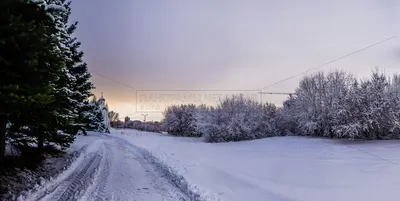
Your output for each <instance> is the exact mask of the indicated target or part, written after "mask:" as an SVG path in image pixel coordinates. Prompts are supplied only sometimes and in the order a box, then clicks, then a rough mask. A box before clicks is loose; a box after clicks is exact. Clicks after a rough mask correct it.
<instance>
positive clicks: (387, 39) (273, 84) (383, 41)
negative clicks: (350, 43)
mask: <svg viewBox="0 0 400 201" xmlns="http://www.w3.org/2000/svg"><path fill="white" fill-rule="evenodd" d="M396 37H397V36H392V37H389V38H386V39H385V40H381V41H379V42H377V43H374V44H371V45H368V46H366V47H363V48H361V49H359V50H356V51H354V52H351V53H348V54H346V55H344V56H341V57H339V58H336V59H334V60H331V61H328V62H325V63H323V64H321V65H318V66H317V67H314V68H310V69H308V70H306V71H303V72H301V73H298V74H296V75H293V76H290V77H287V78H285V79H282V80H280V81H277V82H274V83H272V84H270V85H268V86H265V87H264V88H262V89H261V90H264V89H266V88H269V87H272V86H275V85H277V84H280V83H282V82H285V81H287V80H290V79H293V78H295V77H297V76H300V75H303V74H306V73H308V72H310V71H313V70H315V69H318V68H321V67H324V66H326V65H328V64H331V63H334V62H336V61H339V60H341V59H344V58H346V57H349V56H352V55H354V54H357V53H360V52H362V51H364V50H367V49H369V48H372V47H374V46H377V45H380V44H382V43H385V42H387V41H389V40H392V39H394V38H396Z"/></svg>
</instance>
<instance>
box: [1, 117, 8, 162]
mask: <svg viewBox="0 0 400 201" xmlns="http://www.w3.org/2000/svg"><path fill="white" fill-rule="evenodd" d="M6 127H7V120H6V119H5V118H4V117H0V164H2V163H4V154H5V153H6Z"/></svg>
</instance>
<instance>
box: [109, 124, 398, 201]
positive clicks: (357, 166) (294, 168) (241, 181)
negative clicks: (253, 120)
mask: <svg viewBox="0 0 400 201" xmlns="http://www.w3.org/2000/svg"><path fill="white" fill-rule="evenodd" d="M113 134H114V136H117V137H118V138H121V139H124V140H126V141H128V142H129V143H131V144H133V145H134V146H136V147H140V148H139V151H140V152H142V154H144V156H145V158H146V160H147V161H152V163H153V164H154V165H156V167H158V169H159V170H160V171H161V172H163V174H164V175H166V176H168V177H170V180H171V181H172V182H173V183H175V184H176V185H179V186H180V188H181V189H182V190H183V191H184V192H187V193H188V194H189V195H190V194H191V198H192V199H195V200H226V201H238V200H240V201H247V200H252V201H258V200H269V201H284V200H285V201H286V200H287V201H289V200H290V201H292V200H293V201H321V200H324V201H376V200H385V201H392V200H393V201H397V200H400V194H399V193H398V188H399V186H400V165H399V164H400V142H399V141H378V142H350V141H335V140H329V139H316V138H306V137H275V138H268V139H261V140H254V141H245V142H232V143H219V144H209V143H204V142H202V141H201V139H196V138H183V137H171V136H166V135H162V134H155V133H146V132H140V131H134V130H117V131H115V130H114V131H113Z"/></svg>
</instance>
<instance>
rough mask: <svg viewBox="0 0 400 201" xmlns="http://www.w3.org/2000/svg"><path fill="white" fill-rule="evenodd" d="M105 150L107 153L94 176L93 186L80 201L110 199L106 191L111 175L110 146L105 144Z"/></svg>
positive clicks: (104, 200)
mask: <svg viewBox="0 0 400 201" xmlns="http://www.w3.org/2000/svg"><path fill="white" fill-rule="evenodd" d="M105 149H106V150H107V151H105V155H104V157H103V159H102V162H101V164H100V169H99V171H98V174H96V176H95V178H96V179H95V180H94V181H93V185H92V186H91V187H90V189H88V192H87V193H86V194H85V195H84V196H83V197H82V198H81V200H85V201H87V200H91V201H109V200H111V199H112V198H111V196H110V195H109V194H107V189H106V185H107V183H108V180H109V177H110V173H111V156H112V154H111V153H110V152H112V149H111V145H110V144H108V143H106V144H105Z"/></svg>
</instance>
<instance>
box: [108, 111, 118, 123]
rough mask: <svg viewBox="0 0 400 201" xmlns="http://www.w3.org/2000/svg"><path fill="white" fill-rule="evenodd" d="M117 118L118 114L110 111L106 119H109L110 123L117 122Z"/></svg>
mask: <svg viewBox="0 0 400 201" xmlns="http://www.w3.org/2000/svg"><path fill="white" fill-rule="evenodd" d="M118 118H119V114H118V113H116V112H114V111H110V112H108V119H110V121H111V122H117V121H118Z"/></svg>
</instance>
